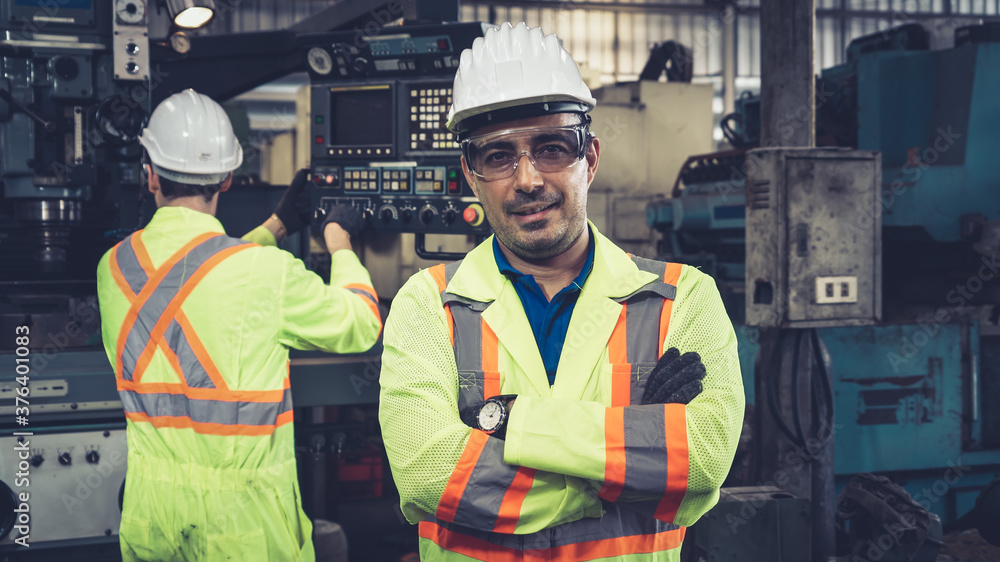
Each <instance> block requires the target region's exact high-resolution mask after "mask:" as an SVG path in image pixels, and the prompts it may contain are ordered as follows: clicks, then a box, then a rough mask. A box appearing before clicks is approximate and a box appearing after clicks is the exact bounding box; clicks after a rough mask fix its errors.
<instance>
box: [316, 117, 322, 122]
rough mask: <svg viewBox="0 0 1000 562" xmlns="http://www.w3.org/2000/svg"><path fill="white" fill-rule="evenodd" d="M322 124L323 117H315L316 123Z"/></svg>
mask: <svg viewBox="0 0 1000 562" xmlns="http://www.w3.org/2000/svg"><path fill="white" fill-rule="evenodd" d="M322 122H323V116H322V115H317V116H316V123H322Z"/></svg>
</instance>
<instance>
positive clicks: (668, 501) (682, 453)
mask: <svg viewBox="0 0 1000 562" xmlns="http://www.w3.org/2000/svg"><path fill="white" fill-rule="evenodd" d="M663 414H664V428H665V431H666V432H667V491H666V492H665V493H664V494H663V498H662V499H660V503H659V505H657V506H656V518H657V519H659V520H660V521H667V522H669V523H673V521H674V518H676V517H677V509H678V508H679V507H680V506H681V502H682V501H683V500H684V494H685V493H686V492H687V487H688V466H689V465H688V463H689V462H690V461H689V458H688V432H687V415H686V407H685V406H684V404H665V405H664V412H663Z"/></svg>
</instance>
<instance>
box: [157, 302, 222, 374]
mask: <svg viewBox="0 0 1000 562" xmlns="http://www.w3.org/2000/svg"><path fill="white" fill-rule="evenodd" d="M176 320H177V323H178V324H179V325H180V327H181V330H182V331H183V332H184V336H185V337H187V341H188V345H190V346H191V351H193V352H194V356H195V357H197V358H198V361H200V362H201V366H202V368H204V369H205V372H206V373H208V378H210V379H212V384H214V385H215V387H216V388H218V389H220V390H229V385H227V384H226V379H224V378H223V377H222V373H220V372H219V368H218V367H216V366H215V362H214V361H212V356H211V355H209V354H208V350H207V349H205V345H204V344H203V343H201V338H199V337H198V332H197V331H195V329H194V326H192V325H191V322H190V321H188V318H187V315H185V314H184V311H183V310H180V311H178V312H177V318H176ZM159 342H160V343H162V345H161V346H160V350H161V351H163V352H164V353H168V352H169V355H173V356H174V360H175V361H176V359H177V356H176V354H174V352H173V350H171V349H170V346H168V345H167V342H166V341H165V340H162V339H161V340H159ZM177 367H178V368H180V364H179V363H178V365H177ZM178 373H179V374H180V375H181V380H183V381H185V382H186V379H185V378H184V375H183V371H180V370H178Z"/></svg>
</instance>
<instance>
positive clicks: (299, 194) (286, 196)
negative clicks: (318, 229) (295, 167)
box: [274, 168, 312, 234]
mask: <svg viewBox="0 0 1000 562" xmlns="http://www.w3.org/2000/svg"><path fill="white" fill-rule="evenodd" d="M311 179H312V172H310V171H309V169H308V168H303V169H301V170H299V171H298V172H297V173H296V174H295V177H294V178H292V183H291V184H290V185H289V186H288V188H286V189H285V192H284V193H283V194H281V201H280V202H278V207H277V208H276V209H275V210H274V216H276V217H278V220H280V221H281V224H283V225H285V232H287V233H288V234H294V233H296V232H298V231H300V230H302V227H304V226H306V225H307V224H309V220H310V219H311V218H312V199H311V197H310V195H309V190H308V189H306V187H307V186H308V185H309V184H310V183H311V181H310V180H311Z"/></svg>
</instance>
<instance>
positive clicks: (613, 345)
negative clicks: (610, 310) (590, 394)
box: [608, 304, 632, 407]
mask: <svg viewBox="0 0 1000 562" xmlns="http://www.w3.org/2000/svg"><path fill="white" fill-rule="evenodd" d="M627 313H628V304H623V305H622V312H621V314H620V315H619V316H618V323H617V324H615V329H614V331H613V332H611V339H610V340H608V362H610V363H611V405H612V406H613V407H618V406H628V405H629V404H631V403H632V381H631V378H630V377H631V370H632V367H631V365H629V363H628V338H627V330H626V322H625V317H626V315H627Z"/></svg>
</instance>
